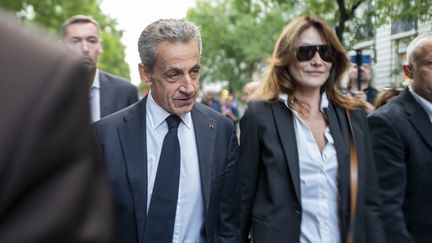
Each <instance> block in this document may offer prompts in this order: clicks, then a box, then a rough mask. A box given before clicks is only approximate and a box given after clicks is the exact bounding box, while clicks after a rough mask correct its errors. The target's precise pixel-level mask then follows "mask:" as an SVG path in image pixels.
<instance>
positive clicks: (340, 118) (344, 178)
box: [325, 104, 350, 232]
mask: <svg viewBox="0 0 432 243" xmlns="http://www.w3.org/2000/svg"><path fill="white" fill-rule="evenodd" d="M325 114H326V116H327V119H328V123H329V128H330V133H331V135H332V137H333V140H334V143H335V147H336V154H337V158H338V187H339V195H340V198H341V200H340V202H342V203H340V206H341V207H340V210H341V212H340V213H341V215H340V216H341V217H340V218H341V220H342V222H341V225H342V226H343V227H345V225H346V216H348V214H347V213H348V212H349V211H348V205H349V204H348V202H349V195H350V194H349V191H350V187H349V183H350V176H349V165H350V158H349V151H348V150H349V146H348V145H349V127H348V124H347V122H348V120H347V118H346V114H345V112H344V110H342V109H340V108H337V107H335V106H333V105H332V104H330V105H329V108H328V109H326V110H325ZM342 232H344V229H342Z"/></svg>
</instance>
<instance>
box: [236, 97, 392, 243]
mask: <svg viewBox="0 0 432 243" xmlns="http://www.w3.org/2000/svg"><path fill="white" fill-rule="evenodd" d="M326 115H327V117H328V122H329V126H330V132H331V134H332V136H333V138H334V141H335V146H336V150H337V158H338V162H339V167H338V170H339V173H338V174H339V175H338V187H339V197H340V199H341V203H340V205H339V208H340V211H339V212H338V213H339V215H340V216H341V233H342V235H341V237H342V239H346V237H347V232H348V226H349V222H350V213H349V201H350V196H349V195H350V194H349V192H350V187H349V184H350V182H349V165H350V157H349V129H348V123H347V118H346V115H345V113H344V111H343V110H342V109H341V108H340V107H337V106H334V105H330V106H329V108H328V109H327V110H326ZM352 126H353V129H354V133H355V134H354V136H355V142H356V146H357V152H358V161H359V178H360V179H359V183H358V187H359V188H358V202H357V211H356V222H355V223H356V225H355V230H356V234H355V242H356V243H360V242H377V243H382V242H384V239H383V230H382V223H381V219H380V200H379V197H378V196H379V195H378V185H377V178H376V172H375V166H374V162H373V157H372V151H371V147H370V140H369V132H368V126H367V122H366V115H365V113H364V111H362V110H355V111H353V112H352ZM240 129H241V132H240V158H239V171H240V178H241V200H242V201H241V239H242V242H247V236H248V234H249V233H250V234H251V236H252V241H253V242H254V243H268V242H272V243H277V242H299V241H300V224H301V215H302V204H301V195H300V183H299V177H300V175H299V160H298V150H297V143H296V137H295V130H294V120H293V113H292V112H291V110H290V109H288V107H287V106H286V105H285V104H284V103H282V102H279V101H277V102H263V101H257V102H252V103H249V105H248V108H247V110H246V112H245V114H244V116H243V118H242V119H241V121H240ZM342 242H343V241H342Z"/></svg>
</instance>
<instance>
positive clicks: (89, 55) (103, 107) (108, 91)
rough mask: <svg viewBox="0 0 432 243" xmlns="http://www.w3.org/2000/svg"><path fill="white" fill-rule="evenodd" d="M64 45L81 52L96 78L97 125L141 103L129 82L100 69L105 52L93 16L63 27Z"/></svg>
mask: <svg viewBox="0 0 432 243" xmlns="http://www.w3.org/2000/svg"><path fill="white" fill-rule="evenodd" d="M61 36H62V39H63V42H64V43H66V44H67V45H68V46H69V47H71V48H72V49H74V50H76V51H78V52H79V53H80V54H81V56H82V59H83V61H84V63H86V64H87V67H88V69H89V71H90V73H91V74H92V79H91V88H90V108H91V121H97V120H99V119H100V118H102V117H105V116H107V115H109V114H111V113H114V112H116V111H118V110H121V109H123V108H125V107H127V106H129V105H131V104H133V103H135V102H137V101H138V91H137V89H136V87H135V86H134V85H132V84H131V83H130V82H129V81H127V80H125V79H123V78H120V77H117V76H114V75H112V74H110V73H107V72H104V71H101V70H99V69H98V68H97V67H96V64H97V61H98V57H99V54H100V53H101V52H102V40H101V39H100V33H99V24H98V23H97V22H96V21H95V20H94V19H93V18H91V17H89V16H83V15H76V16H73V17H71V18H70V19H68V20H67V21H66V22H65V23H64V24H63V27H62V31H61Z"/></svg>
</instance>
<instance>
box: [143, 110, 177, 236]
mask: <svg viewBox="0 0 432 243" xmlns="http://www.w3.org/2000/svg"><path fill="white" fill-rule="evenodd" d="M165 121H166V122H167V124H168V128H169V130H168V133H167V134H166V135H165V138H164V141H163V144H162V150H161V155H160V159H159V165H158V169H157V172H156V179H155V183H154V187H153V192H152V196H151V200H150V207H149V211H148V214H147V220H146V229H145V233H144V234H145V242H148V243H149V242H158V243H159V242H160V243H165V242H166V243H171V242H172V236H173V231H174V221H175V215H176V208H177V197H178V190H179V178H180V144H179V140H178V137H177V128H178V126H179V124H180V121H181V119H180V117H178V116H176V115H171V116H169V117H168V118H167V119H166V120H165Z"/></svg>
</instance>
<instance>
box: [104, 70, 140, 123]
mask: <svg viewBox="0 0 432 243" xmlns="http://www.w3.org/2000/svg"><path fill="white" fill-rule="evenodd" d="M99 82H100V113H101V118H102V117H105V116H107V115H109V114H111V113H114V112H116V111H119V110H121V109H123V108H125V107H128V106H130V105H132V104H134V103H135V102H137V101H138V91H137V88H136V87H135V86H134V85H133V84H131V83H130V82H128V81H127V80H126V79H123V78H120V77H117V76H114V75H112V74H109V73H107V72H104V71H102V70H99Z"/></svg>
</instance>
